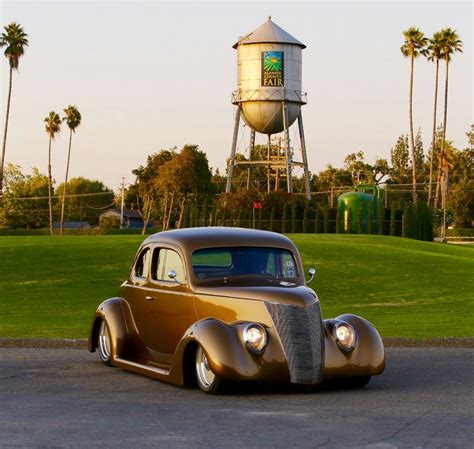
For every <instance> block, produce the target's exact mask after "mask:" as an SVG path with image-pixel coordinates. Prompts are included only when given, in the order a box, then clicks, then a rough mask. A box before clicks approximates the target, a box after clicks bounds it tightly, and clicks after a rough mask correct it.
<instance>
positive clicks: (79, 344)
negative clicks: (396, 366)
mask: <svg viewBox="0 0 474 449" xmlns="http://www.w3.org/2000/svg"><path fill="white" fill-rule="evenodd" d="M383 343H384V346H385V347H386V348H474V337H449V338H430V339H425V340H417V339H414V338H396V337H390V338H384V339H383ZM0 348H48V349H60V348H69V349H84V350H85V349H87V340H86V339H81V338H77V339H70V338H65V339H61V340H59V339H58V340H49V339H38V338H0Z"/></svg>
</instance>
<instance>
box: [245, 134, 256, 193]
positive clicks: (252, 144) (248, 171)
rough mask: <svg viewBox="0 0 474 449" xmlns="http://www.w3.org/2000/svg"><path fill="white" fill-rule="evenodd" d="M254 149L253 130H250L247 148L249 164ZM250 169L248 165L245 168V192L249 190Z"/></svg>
mask: <svg viewBox="0 0 474 449" xmlns="http://www.w3.org/2000/svg"><path fill="white" fill-rule="evenodd" d="M254 148H255V130H254V129H252V130H251V131H250V148H249V162H251V161H252V153H253V150H254ZM250 167H251V165H250V164H249V165H248V167H247V190H250Z"/></svg>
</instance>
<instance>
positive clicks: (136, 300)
mask: <svg viewBox="0 0 474 449" xmlns="http://www.w3.org/2000/svg"><path fill="white" fill-rule="evenodd" d="M151 257H152V247H151V246H150V245H147V246H145V247H143V248H142V249H141V250H140V252H139V254H138V256H137V258H136V260H135V263H134V265H133V268H132V271H131V273H130V278H129V280H128V281H127V282H126V284H124V285H123V286H122V291H123V295H124V297H125V299H126V300H127V302H128V304H129V306H130V309H131V311H132V315H133V319H134V321H135V325H136V327H137V330H138V333H139V334H140V337H141V338H142V339H143V340H145V339H146V320H145V317H146V308H147V302H148V300H147V299H146V298H147V297H149V296H150V295H149V294H148V288H147V285H148V283H149V271H150V263H151ZM145 344H146V341H145Z"/></svg>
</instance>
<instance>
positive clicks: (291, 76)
mask: <svg viewBox="0 0 474 449" xmlns="http://www.w3.org/2000/svg"><path fill="white" fill-rule="evenodd" d="M233 48H235V49H236V50H237V90H236V91H235V92H234V93H233V94H232V103H233V104H234V105H235V106H236V114H235V124H234V136H233V139H232V148H231V156H230V167H229V176H228V179H227V188H226V191H227V192H231V191H232V176H233V171H234V167H235V166H236V165H246V166H247V168H248V178H249V179H250V171H251V167H252V166H254V165H257V164H259V165H260V166H262V165H263V166H266V167H267V171H268V182H267V185H268V191H270V188H271V187H270V186H271V184H273V181H274V184H273V185H274V189H275V190H278V189H279V188H280V181H281V180H285V181H286V188H287V190H288V192H290V193H292V192H293V185H292V170H293V167H294V166H301V167H302V168H303V170H304V176H305V190H306V196H307V198H308V199H310V198H311V192H310V184H309V172H308V162H307V157H306V144H305V138H304V130H303V118H302V115H301V106H303V105H304V104H306V93H305V92H303V91H302V90H301V85H302V83H301V75H302V58H301V56H302V50H303V49H304V48H306V46H305V45H304V44H303V43H302V42H300V41H299V40H298V39H296V38H294V37H293V36H291V35H290V34H289V33H287V32H286V31H285V30H283V29H282V28H281V27H279V26H278V25H277V24H276V23H275V22H273V21H272V20H271V17H269V18H268V20H267V21H266V22H265V23H263V24H262V25H261V26H260V27H258V28H257V29H256V30H255V31H253V32H252V33H249V34H247V35H245V36H244V37H242V38H241V39H240V40H239V41H238V42H237V43H236V44H234V46H233ZM241 118H242V119H243V120H244V122H245V123H246V124H247V125H248V126H249V127H250V128H251V136H250V150H249V158H248V160H247V161H236V158H235V153H236V147H237V140H238V132H239V123H240V119H241ZM296 121H298V129H299V137H300V139H299V140H300V150H301V156H302V161H301V162H298V161H295V160H294V159H293V156H294V149H293V148H292V146H291V142H290V134H289V128H290V126H291V125H292V124H293V123H294V122H296ZM256 133H260V134H266V135H267V142H266V145H267V148H268V151H267V159H265V160H250V159H251V157H250V156H251V154H252V150H253V148H254V146H255V134H256ZM278 133H283V136H282V137H281V138H280V139H279V142H280V143H279V144H278V145H275V143H274V141H272V135H275V134H278ZM277 147H278V148H277ZM247 185H248V186H249V185H250V182H247Z"/></svg>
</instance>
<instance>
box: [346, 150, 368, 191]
mask: <svg viewBox="0 0 474 449" xmlns="http://www.w3.org/2000/svg"><path fill="white" fill-rule="evenodd" d="M344 168H345V169H346V170H347V171H348V172H350V173H351V176H352V182H353V183H354V184H359V183H360V182H362V181H363V182H372V181H373V168H372V167H371V166H370V165H369V164H367V163H366V162H365V154H364V152H363V151H358V152H357V153H350V154H348V155H347V156H346V158H345V159H344Z"/></svg>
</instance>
